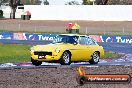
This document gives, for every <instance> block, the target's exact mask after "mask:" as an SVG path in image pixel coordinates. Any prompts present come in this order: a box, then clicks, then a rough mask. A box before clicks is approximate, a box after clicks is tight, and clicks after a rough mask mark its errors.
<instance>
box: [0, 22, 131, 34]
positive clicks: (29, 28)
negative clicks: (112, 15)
mask: <svg viewBox="0 0 132 88" xmlns="http://www.w3.org/2000/svg"><path fill="white" fill-rule="evenodd" d="M0 29H1V30H3V31H4V30H5V31H6V30H9V31H22V32H25V31H26V32H50V33H52V32H57V33H58V32H60V33H65V32H66V31H65V29H66V27H65V25H64V26H61V25H60V26H41V25H29V24H21V23H19V22H18V23H15V24H14V23H10V24H6V23H2V22H0ZM80 33H83V34H96V35H97V34H101V35H132V26H131V24H128V25H127V24H126V25H120V26H113V25H112V26H111V25H107V24H105V23H104V24H101V25H98V26H97V25H96V26H95V25H94V24H93V25H84V26H81V29H80Z"/></svg>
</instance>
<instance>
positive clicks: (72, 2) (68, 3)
mask: <svg viewBox="0 0 132 88" xmlns="http://www.w3.org/2000/svg"><path fill="white" fill-rule="evenodd" d="M65 5H79V3H78V2H77V1H70V2H67V3H66V4H65Z"/></svg>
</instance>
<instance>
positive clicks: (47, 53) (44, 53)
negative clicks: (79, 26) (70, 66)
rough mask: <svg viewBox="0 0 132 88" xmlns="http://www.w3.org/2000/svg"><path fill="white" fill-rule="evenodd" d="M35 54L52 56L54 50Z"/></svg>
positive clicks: (35, 53)
mask: <svg viewBox="0 0 132 88" xmlns="http://www.w3.org/2000/svg"><path fill="white" fill-rule="evenodd" d="M34 55H39V56H46V55H50V56H52V52H34Z"/></svg>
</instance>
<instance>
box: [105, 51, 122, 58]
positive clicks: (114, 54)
mask: <svg viewBox="0 0 132 88" xmlns="http://www.w3.org/2000/svg"><path fill="white" fill-rule="evenodd" d="M122 56H123V55H121V54H118V53H112V52H105V56H104V59H117V58H120V57H122Z"/></svg>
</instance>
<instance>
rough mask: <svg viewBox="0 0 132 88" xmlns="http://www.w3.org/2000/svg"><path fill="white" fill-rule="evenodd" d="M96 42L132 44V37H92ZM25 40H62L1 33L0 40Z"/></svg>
mask: <svg viewBox="0 0 132 88" xmlns="http://www.w3.org/2000/svg"><path fill="white" fill-rule="evenodd" d="M90 37H91V38H93V39H94V40H95V41H96V42H110V43H132V36H100V35H90ZM7 39H8V40H15V41H17V40H19V41H20V40H24V41H53V42H58V41H60V40H61V38H60V37H59V34H39V33H35V34H34V33H10V32H3V33H0V40H7Z"/></svg>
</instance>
